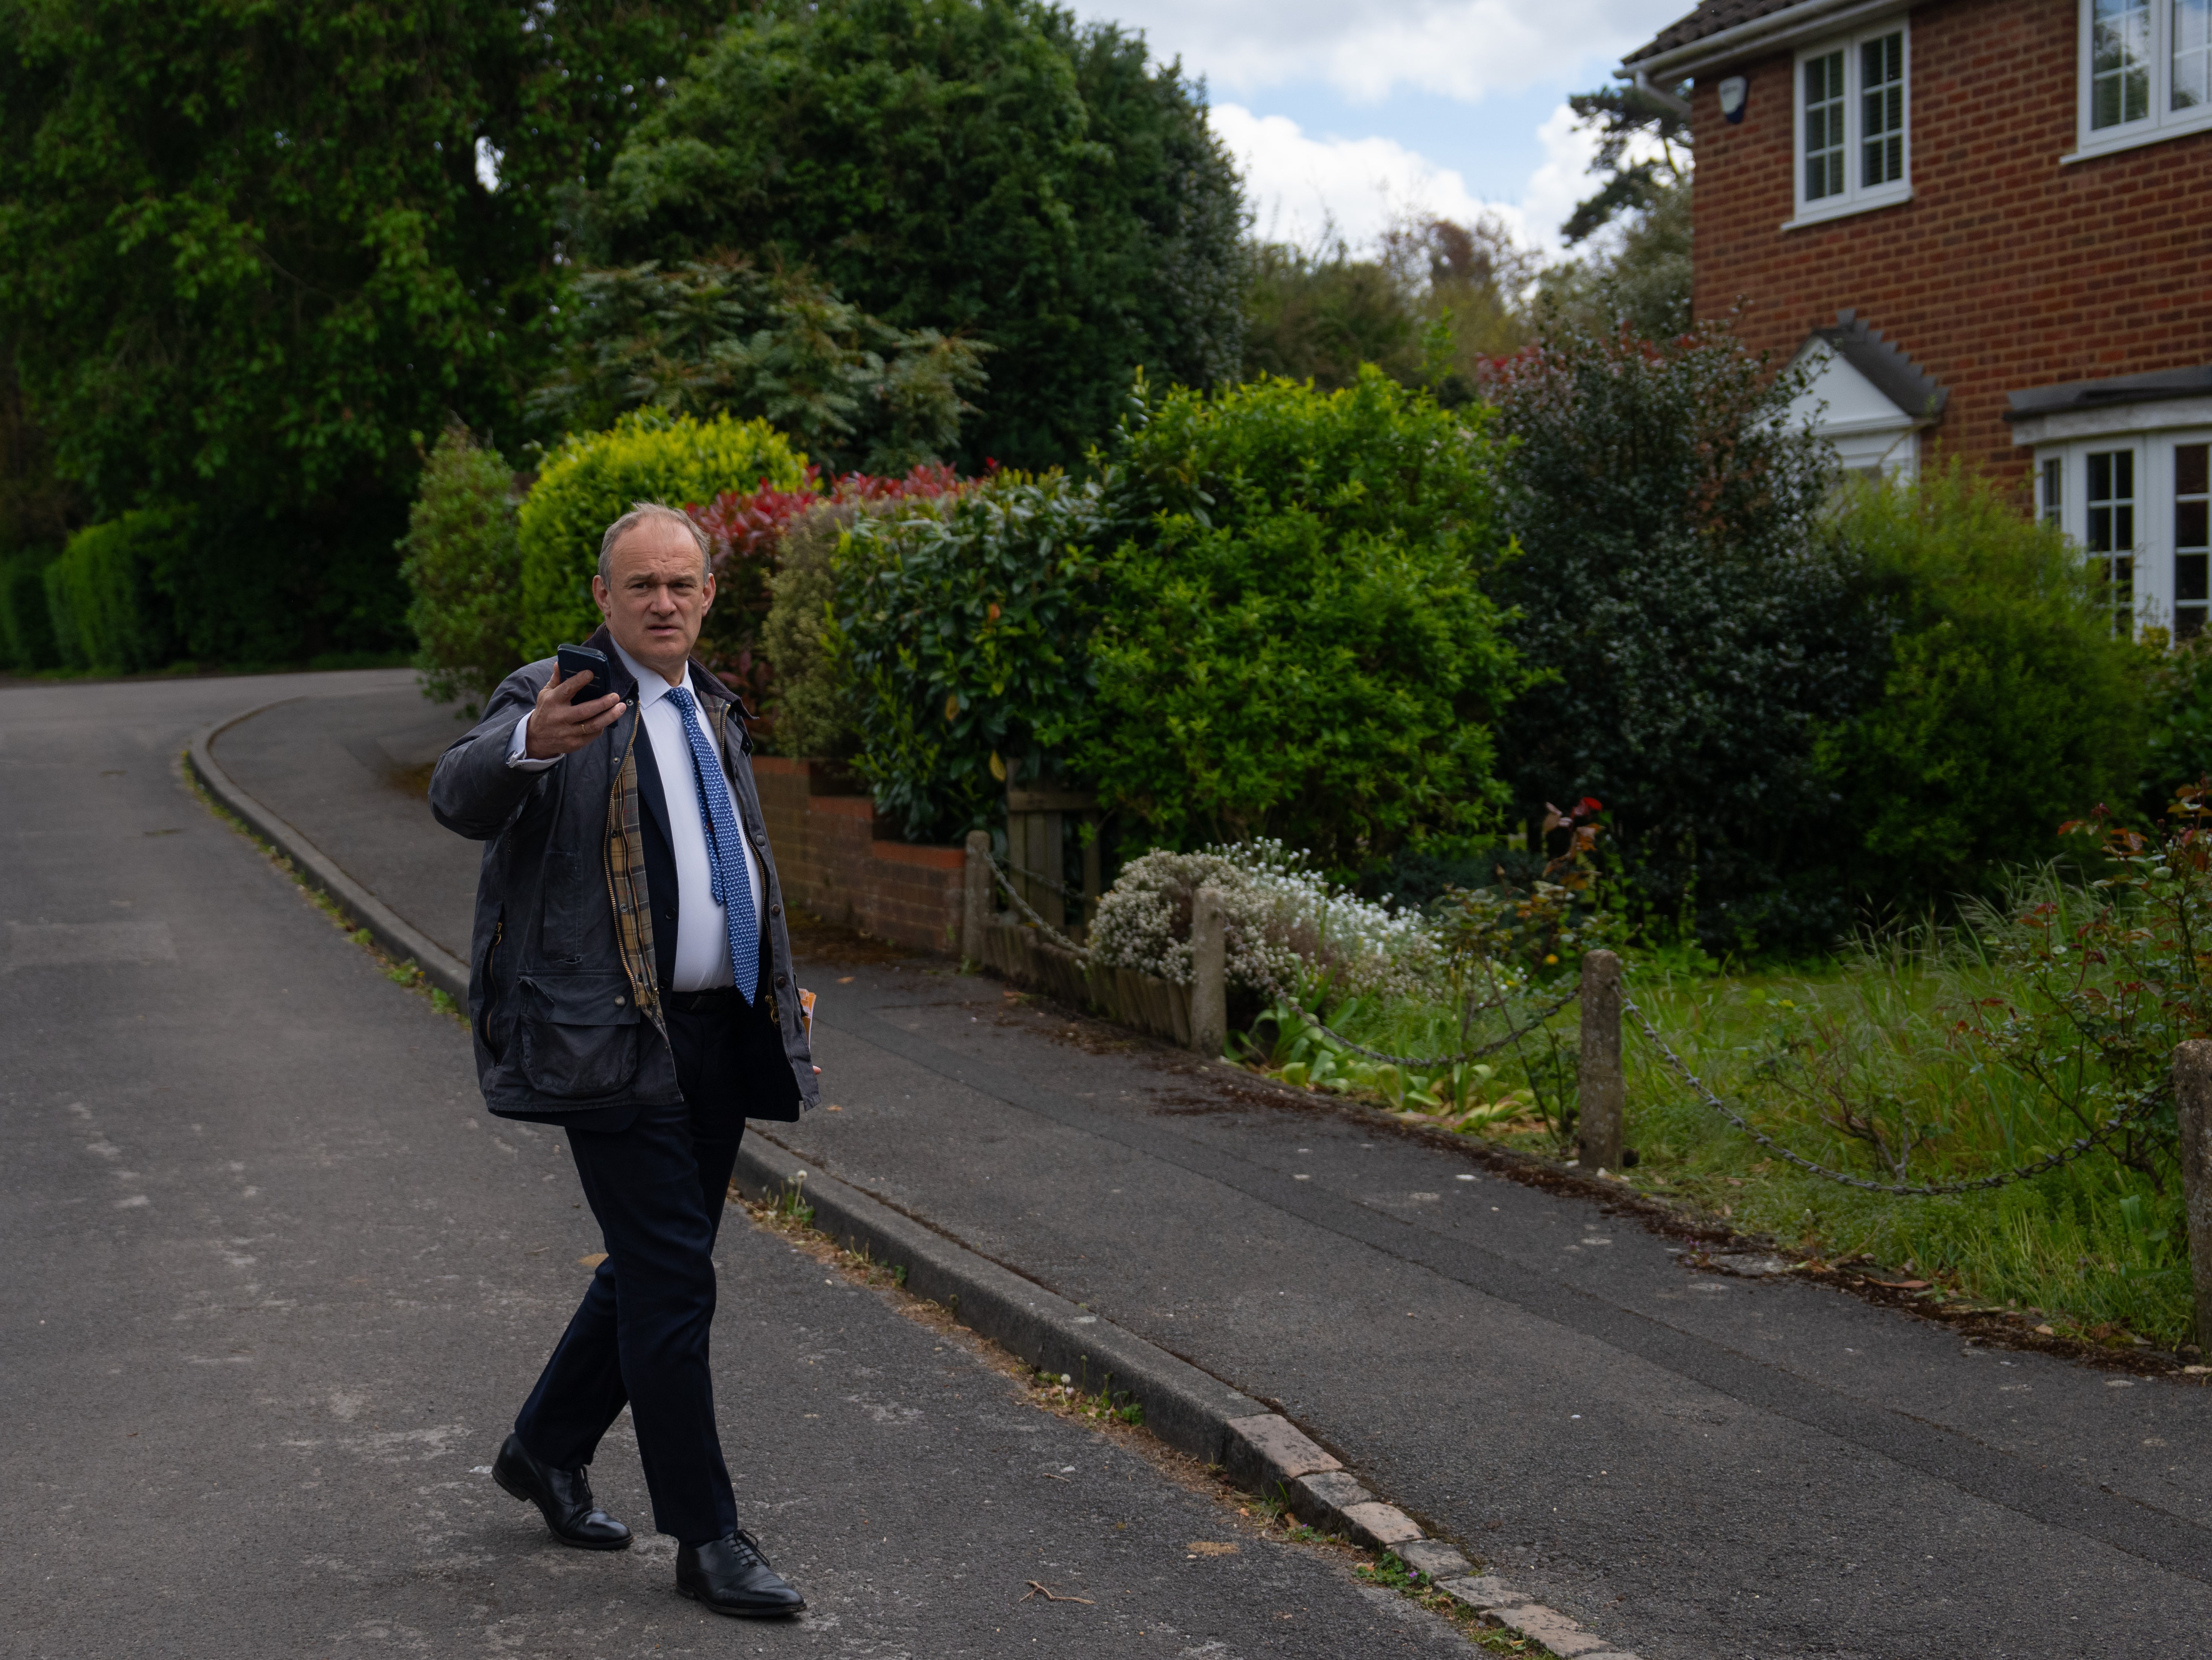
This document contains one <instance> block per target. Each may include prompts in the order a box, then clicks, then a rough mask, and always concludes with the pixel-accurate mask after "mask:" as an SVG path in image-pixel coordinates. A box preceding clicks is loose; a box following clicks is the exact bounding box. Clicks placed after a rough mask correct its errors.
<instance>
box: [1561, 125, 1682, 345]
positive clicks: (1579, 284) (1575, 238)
mask: <svg viewBox="0 0 2212 1660" xmlns="http://www.w3.org/2000/svg"><path fill="white" fill-rule="evenodd" d="M1567 102H1568V105H1569V106H1570V107H1571V108H1572V109H1573V111H1574V112H1575V114H1576V116H1577V124H1578V125H1580V126H1581V127H1582V128H1583V130H1585V131H1595V134H1596V136H1597V149H1596V152H1595V155H1592V156H1591V158H1590V168H1589V170H1590V172H1591V173H1592V174H1593V175H1595V177H1596V178H1597V179H1599V180H1600V183H1599V186H1598V188H1597V189H1596V190H1595V192H1592V193H1591V194H1590V195H1589V196H1587V197H1585V198H1583V200H1582V201H1580V202H1578V203H1577V204H1575V210H1574V212H1573V213H1572V214H1571V215H1569V216H1568V217H1567V222H1566V223H1565V224H1564V225H1562V226H1560V228H1559V230H1560V234H1562V235H1563V236H1565V238H1566V240H1567V242H1568V244H1569V246H1579V247H1580V248H1581V249H1582V253H1581V255H1580V257H1579V258H1574V259H1570V260H1567V261H1564V262H1562V263H1561V264H1559V265H1554V266H1553V268H1552V269H1551V270H1549V271H1546V272H1545V273H1544V276H1543V278H1542V281H1541V288H1540V294H1541V298H1542V300H1543V301H1545V302H1546V303H1547V305H1548V306H1549V307H1550V308H1551V309H1552V310H1553V311H1554V312H1556V313H1564V314H1565V316H1567V317H1569V318H1571V319H1573V320H1574V321H1575V322H1576V323H1577V324H1578V325H1583V326H1586V327H1611V326H1614V325H1620V324H1626V325H1627V326H1628V327H1630V328H1632V329H1633V330H1634V331H1636V332H1637V333H1638V334H1640V335H1643V336H1644V337H1645V338H1647V339H1652V340H1663V339H1668V338H1671V337H1674V336H1676V335H1679V334H1682V333H1684V332H1686V331H1687V330H1688V329H1689V327H1690V325H1691V324H1692V320H1693V319H1692V314H1691V265H1690V253H1691V244H1690V234H1691V223H1690V203H1691V188H1692V165H1691V164H1692V153H1691V149H1690V139H1691V134H1690V119H1689V117H1688V115H1687V114H1686V113H1685V112H1683V111H1682V110H1680V109H1679V108H1678V107H1676V106H1675V104H1674V103H1673V102H1670V101H1668V100H1666V99H1663V98H1660V97H1657V96H1656V95H1654V94H1651V93H1648V92H1645V91H1644V90H1642V89H1641V88H1636V87H1605V88H1600V89H1599V90H1598V91H1596V92H1584V93H1577V94H1575V95H1574V96H1573V97H1571V98H1570V99H1569V100H1567ZM1608 231H1610V232H1611V233H1612V234H1610V235H1607V234H1605V233H1607V232H1608Z"/></svg>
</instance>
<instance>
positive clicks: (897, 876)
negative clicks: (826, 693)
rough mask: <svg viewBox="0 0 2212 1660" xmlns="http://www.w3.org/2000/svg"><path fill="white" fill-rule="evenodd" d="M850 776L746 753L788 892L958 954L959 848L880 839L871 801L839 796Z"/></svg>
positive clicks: (878, 931)
mask: <svg viewBox="0 0 2212 1660" xmlns="http://www.w3.org/2000/svg"><path fill="white" fill-rule="evenodd" d="M753 782H754V784H755V785H756V787H757V788H758V789H759V791H760V802H761V812H762V813H763V816H764V817H765V818H767V820H768V836H769V846H770V847H771V848H773V850H774V852H775V869H776V874H777V875H778V876H779V877H780V878H781V879H782V882H783V891H784V895H785V897H786V898H787V899H788V901H789V902H790V903H793V904H794V905H803V906H805V908H806V909H808V910H811V911H812V912H813V913H814V914H815V915H817V916H819V917H821V918H823V920H824V921H830V922H836V923H840V924H842V925H843V926H844V927H854V928H858V929H860V932H862V933H868V934H872V935H874V936H875V937H876V938H877V939H888V940H890V942H891V943H892V944H893V945H899V946H914V947H915V948H917V949H919V950H922V951H941V952H957V950H958V949H959V948H960V908H961V903H962V897H963V889H964V885H965V883H966V880H967V875H966V872H967V854H966V852H965V851H964V850H963V849H962V848H931V847H915V846H913V845H911V844H910V843H908V842H894V841H890V840H888V839H885V830H887V829H888V822H887V821H882V822H884V824H885V830H878V822H879V821H878V819H877V818H876V809H875V803H874V802H873V801H872V800H870V799H869V798H868V797H867V796H866V795H854V794H845V793H843V792H846V791H849V790H850V789H851V787H852V785H851V775H850V774H849V773H847V772H845V771H844V769H842V768H837V767H834V766H832V765H830V764H829V763H826V762H821V761H789V760H786V759H784V758H783V757H781V756H775V755H756V756H755V757H753Z"/></svg>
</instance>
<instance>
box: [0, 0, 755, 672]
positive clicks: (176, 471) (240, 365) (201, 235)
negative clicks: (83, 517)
mask: <svg viewBox="0 0 2212 1660" xmlns="http://www.w3.org/2000/svg"><path fill="white" fill-rule="evenodd" d="M722 15H726V8H725V7H724V6H722V5H720V4H710V3H701V0H562V3H561V4H560V5H559V6H558V7H552V6H518V5H513V4H505V3H501V4H494V3H487V0H446V3H440V4H432V3H428V0H361V3H351V4H344V5H314V4H309V3H305V0H270V3H263V4H255V5H241V4H239V3H235V0H172V3H165V4H162V5H145V4H139V3H131V0H81V3H73V4H68V5H64V4H60V3H56V0H0V338H6V337H13V338H14V340H15V357H16V368H17V372H18V374H19V376H20V380H21V386H22V387H23V391H24V393H25V396H26V398H27V403H28V405H29V408H30V410H31V413H32V415H33V418H34V419H35V420H36V422H37V423H38V425H39V427H40V429H41V430H42V431H43V432H44V433H45V435H46V439H47V441H49V443H50V444H51V446H52V455H53V462H54V466H55V468H56V470H57V471H58V472H59V473H60V474H61V475H62V476H63V477H65V478H67V479H70V480H72V481H75V482H76V483H77V484H78V485H79V486H80V487H81V488H82V491H83V494H84V496H85V497H86V498H87V502H88V508H89V509H90V512H91V514H92V515H93V516H94V517H100V518H106V517H110V516H112V515H114V514H118V513H120V512H122V511H124V510H125V509H127V508H131V507H132V506H134V505H137V504H140V503H143V502H155V501H161V500H174V501H181V502H192V503H194V504H196V505H197V507H198V508H199V509H200V511H199V513H198V514H197V519H196V522H197V524H198V525H199V526H200V532H199V533H200V534H201V536H202V537H203V538H204V555H203V556H202V557H201V558H200V559H199V560H198V561H197V562H196V563H197V566H198V567H199V568H200V569H201V570H202V572H203V574H204V577H205V584H204V586H205V592H204V593H198V594H197V595H182V596H179V607H180V612H181V613H182V615H183V617H184V619H185V620H184V627H185V632H186V635H187V636H188V637H187V639H186V642H185V649H186V650H187V651H188V653H190V654H193V655H198V656H204V657H218V658H228V659H231V660H238V659H240V658H255V657H262V658H267V657H283V656H300V655H305V654H310V653H313V652H316V651H321V650H329V649H334V648H335V649H347V648H353V649H359V648H378V647H383V646H387V645H389V644H390V643H392V641H393V639H394V638H395V637H396V636H397V635H398V633H399V630H400V626H401V625H400V620H399V614H400V611H401V608H402V606H403V605H404V595H403V594H402V593H401V590H400V588H399V585H398V581H397V577H396V569H397V566H398V556H397V555H396V554H395V553H394V551H393V549H392V542H393V539H394V538H395V537H396V536H397V535H398V532H399V531H400V529H401V528H403V527H404V522H405V513H406V502H407V499H408V496H409V495H410V492H411V486H412V482H413V477H414V475H415V472H416V469H417V467H418V465H420V464H419V460H418V448H417V443H418V440H419V439H420V438H421V437H422V435H428V434H435V432H437V431H438V430H439V429H441V428H442V427H443V426H444V425H445V423H446V420H447V416H448V414H449V413H451V414H453V415H458V416H459V417H460V418H462V419H464V420H465V421H466V422H468V423H470V424H471V426H473V427H475V428H477V429H479V430H496V431H498V432H499V433H501V435H502V436H503V437H504V436H506V435H510V434H513V433H514V432H515V429H516V423H517V422H518V420H519V418H520V398H521V397H522V395H523V393H524V392H526V390H527V389H528V388H529V387H530V386H532V384H534V383H535V382H536V381H537V380H538V379H540V378H541V376H542V374H543V372H544V363H545V359H546V355H547V349H546V345H545V343H544V339H543V337H542V326H543V325H544V320H545V319H546V318H547V316H548V315H549V308H550V307H552V306H553V305H555V304H556V303H557V295H558V291H559V286H560V280H561V272H560V270H559V268H558V267H557V265H556V252H557V250H558V234H559V230H558V226H559V204H560V203H561V201H562V198H564V196H565V194H566V193H567V192H569V191H571V190H573V189H574V188H576V187H578V186H585V187H588V186H589V185H592V184H595V183H596V182H598V180H599V179H601V178H602V177H604V175H605V172H606V169H607V166H608V164H609V162H610V161H611V160H612V158H613V155H614V152H615V150H616V149H617V145H618V143H619V140H620V136H621V134H622V133H623V131H624V130H625V129H626V128H627V127H628V126H629V125H630V124H631V123H632V122H633V121H635V119H637V117H638V116H639V115H640V114H641V113H642V112H645V111H646V110H647V109H648V108H649V107H650V106H652V104H653V100H654V98H655V96H656V88H657V86H658V84H659V82H661V81H662V80H664V79H665V77H667V76H672V75H674V74H675V73H677V71H678V69H679V68H680V66H681V64H682V63H683V61H684V58H685V56H686V55H687V54H688V53H689V52H691V51H693V50H695V49H696V47H697V46H698V45H699V43H700V40H702V38H703V36H704V34H705V33H707V32H708V31H709V30H711V27H713V25H714V22H715V21H718V20H719V19H720V16H722Z"/></svg>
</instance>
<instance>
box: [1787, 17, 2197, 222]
mask: <svg viewBox="0 0 2212 1660" xmlns="http://www.w3.org/2000/svg"><path fill="white" fill-rule="evenodd" d="M2205 3H2207V4H2208V5H2212V0H2205ZM1910 60H1911V41H1910V40H1909V39H1908V32H1907V30H1906V28H1905V20H1904V19H1903V18H1901V17H1900V18H1893V19H1891V20H1890V21H1887V22H1886V23H1881V24H1878V25H1876V26H1875V27H1872V28H1869V29H1864V30H1862V31H1860V32H1859V33H1857V34H1852V35H1847V36H1844V37H1843V38H1841V39H1838V40H1824V41H1822V42H1821V43H1820V45H1819V46H1815V47H1814V48H1812V49H1811V50H1810V51H1808V52H1799V53H1798V54H1797V94H1796V106H1797V119H1796V136H1797V151H1796V172H1797V214H1796V218H1794V219H1792V220H1791V221H1790V224H1792V225H1802V224H1809V223H1812V222H1816V221H1819V220H1822V219H1833V218H1836V217H1838V216H1841V215H1843V214H1847V213H1863V212H1864V211H1866V210H1868V209H1869V208H1881V207H1887V206H1889V205H1890V204H1893V203H1896V202H1903V201H1906V200H1909V199H1910V198H1911V195H1912V135H1911V103H1912V100H1911V61H1910ZM1784 228H1785V229H1787V228H1788V227H1787V226H1785V227H1784Z"/></svg>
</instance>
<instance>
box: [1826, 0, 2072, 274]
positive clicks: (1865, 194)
mask: <svg viewBox="0 0 2212 1660" xmlns="http://www.w3.org/2000/svg"><path fill="white" fill-rule="evenodd" d="M2085 3H2086V0H2085ZM1891 34H1899V35H1902V36H1903V37H1904V47H1905V53H1904V56H1905V88H1904V91H1905V129H1904V134H1903V137H1904V140H1905V143H1904V149H1905V171H1904V173H1903V175H1902V176H1901V177H1899V178H1897V179H1892V180H1889V181H1888V182H1887V183H1884V184H1880V185H1866V184H1865V183H1864V182H1863V172H1864V168H1865V165H1866V152H1865V149H1864V148H1863V147H1864V144H1865V125H1866V112H1865V105H1864V95H1865V88H1864V87H1863V85H1862V84H1861V80H1862V76H1863V60H1862V56H1861V48H1862V47H1863V46H1866V45H1867V44H1868V43H1869V42H1870V41H1875V40H1881V39H1882V38H1883V37H1884V36H1885V35H1891ZM1831 52H1842V53H1843V55H1844V188H1843V192H1842V193H1841V194H1840V195H1837V196H1826V197H1820V198H1814V199H1811V200H1808V198H1807V197H1806V195H1805V65H1806V64H1808V63H1809V62H1810V61H1812V60H1813V59H1814V58H1826V56H1828V55H1829V54H1830V53H1831ZM1911 199H1912V27H1911V22H1910V21H1908V20H1907V18H1906V16H1905V14H1904V13H1903V12H1899V13H1896V14H1894V15H1892V16H1890V17H1887V18H1885V19H1884V20H1883V21H1881V22H1879V23H1875V24H1871V25H1869V27H1865V28H1862V29H1854V30H1853V31H1852V32H1851V33H1849V34H1838V35H1831V36H1829V37H1828V38H1827V39H1826V40H1820V41H1818V42H1816V43H1814V45H1812V46H1807V47H1805V48H1804V49H1803V50H1802V51H1801V52H1798V54H1797V56H1796V59H1795V60H1794V62H1793V63H1792V64H1791V68H1790V200H1791V201H1792V202H1793V203H1795V204H1796V216H1795V217H1793V218H1792V219H1790V222H1788V223H1787V224H1785V225H1784V226H1783V227H1782V228H1783V229H1784V230H1795V229H1796V228H1797V227H1798V226H1800V225H1819V224H1825V223H1826V222H1828V221H1830V220H1832V219H1843V218H1847V217H1849V216H1850V215H1852V214H1855V213H1871V212H1873V211H1874V210H1875V209H1877V208H1891V207H1895V206H1896V205H1897V204H1899V203H1900V202H1910V201H1911Z"/></svg>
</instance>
